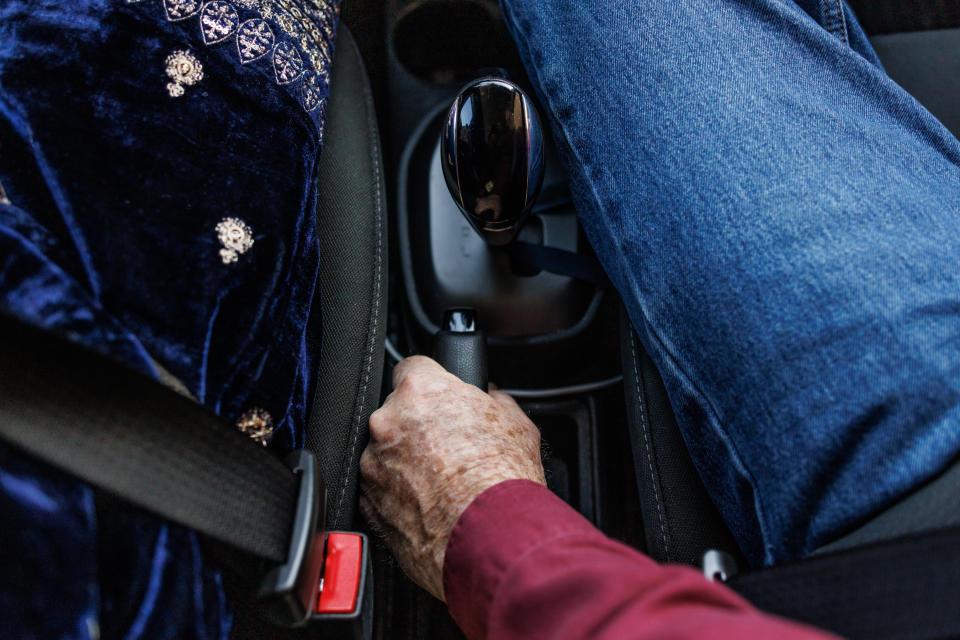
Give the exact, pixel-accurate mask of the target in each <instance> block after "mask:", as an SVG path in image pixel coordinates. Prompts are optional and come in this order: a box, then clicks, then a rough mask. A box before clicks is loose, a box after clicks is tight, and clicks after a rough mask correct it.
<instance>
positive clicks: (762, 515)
mask: <svg viewBox="0 0 960 640" xmlns="http://www.w3.org/2000/svg"><path fill="white" fill-rule="evenodd" d="M502 6H503V8H504V16H505V17H507V19H508V22H509V21H510V20H511V19H512V20H516V17H515V16H514V15H513V13H514V11H515V9H514V7H511V6H508V3H503V4H502ZM515 28H516V27H515ZM517 30H518V31H519V29H517ZM526 30H527V31H528V30H529V29H526ZM515 39H516V40H517V45H518V47H525V48H526V49H527V53H528V54H529V53H530V52H531V45H530V42H529V38H524V39H523V41H522V42H521V39H520V38H515ZM521 53H523V52H521ZM527 73H528V75H529V76H530V79H531V81H533V82H534V84H536V82H537V81H539V80H540V78H539V75H538V74H537V70H536V69H531V68H528V69H527ZM542 92H543V94H544V97H546V98H547V99H549V98H550V97H551V96H549V95H548V94H547V88H546V85H543V87H542ZM546 107H547V108H548V109H550V108H551V105H550V104H549V100H548V101H547V105H546ZM552 115H553V116H554V121H555V122H557V124H558V125H559V127H560V132H561V133H562V134H563V136H564V138H565V139H566V142H567V145H568V147H569V148H570V150H571V152H572V153H573V154H574V155H575V156H576V157H577V160H578V161H580V162H581V165H583V162H582V159H581V158H580V156H579V154H577V152H576V150H575V149H574V148H573V145H572V144H570V135H569V134H568V132H567V130H566V127H565V126H564V124H563V123H562V122H561V121H560V120H559V118H557V117H556V114H555V113H552ZM583 175H584V179H585V180H586V181H587V183H588V186H589V188H590V190H591V192H592V195H593V199H594V201H595V202H596V204H597V206H598V207H601V208H602V204H601V200H600V198H599V197H598V195H597V190H596V187H595V185H594V184H593V180H592V179H591V178H590V177H589V176H588V175H587V174H586V171H584V172H583ZM621 253H622V250H621ZM638 302H640V305H639V307H640V313H641V314H642V316H643V320H644V321H645V325H646V328H647V332H648V333H649V334H650V337H651V338H653V339H654V340H656V342H657V343H658V344H659V346H660V348H661V351H662V352H663V355H664V356H665V358H666V360H667V364H670V365H672V366H673V368H674V369H675V370H676V372H677V374H678V378H680V382H681V384H684V386H685V387H687V388H688V389H689V390H690V391H691V392H692V393H694V394H695V395H696V396H697V398H698V399H699V400H700V401H701V402H702V403H703V405H704V411H705V413H706V415H707V417H708V419H709V420H710V422H711V423H712V424H713V426H714V427H715V428H717V432H718V434H719V435H720V438H721V440H722V441H723V442H724V444H725V445H726V446H727V447H729V448H730V451H731V454H732V456H733V463H734V465H735V467H736V469H737V472H738V473H741V474H742V475H743V476H744V478H745V479H746V481H747V482H748V483H749V485H750V488H751V490H752V492H753V500H754V507H755V509H756V512H757V513H756V517H757V524H758V527H759V529H760V531H759V534H760V542H761V544H762V545H763V549H762V550H761V553H762V555H763V557H764V559H765V560H772V558H770V557H769V554H768V550H767V546H768V542H769V534H768V533H767V526H766V525H767V517H766V510H765V508H764V506H763V501H762V500H761V499H760V492H759V488H758V485H757V482H756V479H755V478H754V477H753V474H752V473H750V471H749V469H747V467H746V465H745V464H744V462H743V457H742V456H741V455H740V451H739V450H738V449H737V447H736V446H735V445H734V443H733V442H731V441H730V439H729V438H728V437H727V436H726V435H725V434H724V433H723V431H722V429H719V428H718V427H719V426H720V420H719V418H718V417H717V416H718V414H717V410H716V407H714V406H713V403H712V402H710V401H709V399H708V398H707V396H706V394H704V393H703V391H702V390H700V389H699V388H698V387H697V385H696V384H694V383H693V381H692V380H691V379H690V377H689V376H688V375H687V374H686V373H685V371H684V368H683V367H681V366H680V359H679V358H678V357H676V356H675V355H674V354H673V353H672V351H671V350H670V349H668V348H667V346H666V343H665V342H664V341H663V339H662V338H661V337H660V336H659V335H657V332H656V330H655V329H654V328H653V325H652V323H651V322H650V321H649V313H647V311H646V310H645V309H644V305H643V304H642V301H640V300H639V298H638Z"/></svg>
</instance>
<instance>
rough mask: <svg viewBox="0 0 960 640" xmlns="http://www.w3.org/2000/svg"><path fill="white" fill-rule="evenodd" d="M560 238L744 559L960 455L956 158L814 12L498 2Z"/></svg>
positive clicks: (707, 3)
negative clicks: (555, 174) (628, 323)
mask: <svg viewBox="0 0 960 640" xmlns="http://www.w3.org/2000/svg"><path fill="white" fill-rule="evenodd" d="M502 4H503V8H504V12H505V14H506V17H507V21H508V24H509V26H510V28H511V30H512V32H513V34H514V37H515V38H516V40H517V42H518V44H519V47H520V51H521V55H522V57H523V59H524V61H525V63H526V66H527V70H528V72H529V74H530V76H531V79H532V81H533V84H534V85H535V88H536V90H537V92H538V94H539V97H540V99H541V102H542V104H543V105H544V108H545V110H546V111H547V112H548V115H549V116H550V120H551V122H552V126H553V127H554V133H555V134H556V138H557V140H558V141H559V144H560V146H561V152H562V154H563V155H564V159H565V163H566V166H567V169H568V171H569V173H570V177H571V183H572V189H573V191H574V197H575V199H576V202H577V206H578V210H579V211H580V214H581V219H582V222H583V225H584V227H585V229H586V231H587V234H588V235H589V237H590V240H591V242H592V243H593V244H594V246H595V247H596V249H597V252H598V254H599V255H600V257H601V260H602V261H603V262H604V266H605V267H606V269H607V271H608V273H609V275H610V276H611V278H612V280H613V281H614V283H615V285H616V286H617V288H618V289H619V291H620V292H621V294H622V295H623V298H624V300H625V303H626V305H627V308H628V311H629V313H630V316H631V319H632V321H633V323H634V326H635V327H636V328H637V331H638V333H639V335H640V337H641V340H642V341H643V344H644V346H645V347H646V348H647V350H648V351H649V352H650V354H651V355H652V356H653V358H654V360H655V361H656V363H657V365H658V367H659V368H660V371H661V372H662V373H663V375H664V378H665V381H666V384H667V389H668V392H669V394H670V399H671V402H672V404H673V407H674V410H675V411H676V414H677V417H678V420H679V423H680V426H681V429H682V431H683V434H684V438H685V440H686V442H687V444H688V446H689V448H690V450H691V453H692V455H693V458H694V460H695V462H696V464H697V466H698V468H699V470H700V473H701V475H702V477H703V479H704V481H705V483H706V485H707V487H708V488H709V490H710V492H711V494H712V497H713V499H714V501H715V502H716V503H717V505H718V506H719V508H720V510H721V512H722V513H723V515H724V518H725V519H726V521H727V523H728V524H729V525H730V527H731V529H732V530H733V532H734V534H735V535H736V536H737V538H738V540H739V542H740V543H741V545H742V546H743V548H744V550H745V551H746V552H747V554H748V555H749V557H750V559H751V561H752V562H754V563H758V564H759V563H775V562H782V561H786V560H789V559H791V558H796V557H800V556H803V555H805V554H807V553H809V552H810V551H811V550H813V549H815V548H817V547H818V546H820V545H822V544H824V543H826V542H828V541H830V540H831V539H833V538H835V537H837V536H838V535H841V534H842V533H844V532H845V531H847V530H849V529H851V528H853V527H854V526H856V525H857V524H858V523H861V522H862V521H863V520H865V519H866V518H868V517H869V516H870V515H871V514H873V513H875V512H877V511H878V510H879V509H881V508H883V507H884V506H885V505H888V504H890V503H891V502H892V501H894V500H895V499H897V498H898V497H900V496H902V495H903V494H904V493H905V492H907V491H908V490H910V489H911V488H913V487H915V486H917V485H918V484H919V483H921V482H923V481H924V480H925V479H927V478H929V477H931V476H932V475H934V474H935V473H937V472H938V471H940V470H942V469H943V468H944V467H945V466H946V465H947V464H948V463H949V462H950V461H951V460H952V459H953V458H954V457H955V456H956V453H957V451H958V449H960V164H958V160H960V143H958V141H957V140H956V139H955V138H953V137H952V136H951V135H950V133H949V132H948V131H947V130H946V129H945V128H944V127H943V126H942V125H941V124H940V123H939V122H938V121H937V120H936V119H935V118H934V117H933V116H932V115H930V114H929V113H928V112H927V111H926V110H925V109H924V108H923V107H921V106H920V105H919V104H918V103H917V102H916V101H915V100H914V99H913V98H912V97H911V96H909V95H908V94H907V93H906V92H905V91H903V90H902V89H901V88H900V87H898V86H897V85H896V84H895V83H894V82H893V81H891V80H890V79H889V78H888V77H887V76H886V75H885V74H884V72H883V70H882V68H881V66H880V64H879V62H878V61H877V59H876V56H875V54H874V53H873V51H872V49H871V48H870V46H869V43H868V41H867V39H866V36H865V35H864V34H863V32H862V30H861V29H860V28H859V26H858V25H857V23H856V20H855V19H854V18H853V15H852V13H851V12H850V11H849V9H848V8H846V6H844V5H840V9H839V13H838V12H837V6H838V5H837V4H836V0H805V1H804V2H802V6H801V4H798V3H796V2H792V1H788V0H682V1H672V2H663V1H653V0H610V1H607V2H583V1H582V0H502Z"/></svg>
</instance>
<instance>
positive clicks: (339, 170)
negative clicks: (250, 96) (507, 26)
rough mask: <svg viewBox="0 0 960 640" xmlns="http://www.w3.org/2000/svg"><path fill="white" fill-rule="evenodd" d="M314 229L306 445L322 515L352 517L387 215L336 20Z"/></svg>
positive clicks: (367, 117)
mask: <svg viewBox="0 0 960 640" xmlns="http://www.w3.org/2000/svg"><path fill="white" fill-rule="evenodd" d="M318 181H319V189H318V196H317V232H318V233H317V236H318V237H319V241H320V266H321V271H320V279H321V282H320V285H321V287H322V290H323V301H322V304H323V318H324V320H323V356H322V358H321V359H320V372H319V376H318V383H317V390H316V395H315V398H314V406H313V413H312V415H311V416H310V421H309V423H308V425H307V432H306V447H307V448H308V449H310V450H311V451H313V452H314V453H315V454H316V455H317V458H318V462H319V463H320V468H321V470H322V473H323V479H324V481H325V484H326V486H327V490H328V499H327V509H328V512H327V523H328V527H329V528H331V529H335V528H348V527H349V526H350V525H351V524H352V522H353V519H354V515H355V514H354V510H355V503H356V492H357V478H358V472H359V461H360V453H361V452H362V451H363V448H364V446H365V445H366V432H367V421H368V420H369V418H370V414H371V413H372V412H373V411H374V410H375V409H376V408H377V406H378V405H379V400H380V387H381V378H382V374H383V358H384V341H385V337H386V325H387V323H386V320H387V217H386V216H387V214H386V201H385V195H384V194H385V184H384V177H383V159H382V153H381V148H380V135H379V131H378V128H377V118H376V111H375V109H374V104H373V95H372V92H371V89H370V83H369V80H368V78H367V74H366V70H365V69H364V65H363V60H362V58H361V56H360V50H359V49H358V47H357V43H356V41H355V40H354V38H353V36H352V35H351V34H350V31H349V30H348V29H347V28H346V27H344V26H342V25H341V27H340V30H339V33H338V36H337V52H336V55H335V56H334V62H333V68H332V71H331V79H330V101H329V103H328V106H327V128H326V136H325V141H324V150H323V155H322V156H321V158H320V169H319V177H318Z"/></svg>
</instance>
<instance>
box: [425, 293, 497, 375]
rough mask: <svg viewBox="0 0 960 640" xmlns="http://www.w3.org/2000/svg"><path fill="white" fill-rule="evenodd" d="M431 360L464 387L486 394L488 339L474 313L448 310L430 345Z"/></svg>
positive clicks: (469, 310) (468, 310)
mask: <svg viewBox="0 0 960 640" xmlns="http://www.w3.org/2000/svg"><path fill="white" fill-rule="evenodd" d="M433 358H434V360H436V361H437V362H439V363H440V364H441V365H442V366H443V367H444V368H445V369H446V370H447V371H449V372H450V373H452V374H453V375H455V376H457V377H458V378H460V379H461V380H463V381H464V382H466V383H467V384H472V385H474V386H475V387H480V389H482V390H483V391H486V390H487V336H486V335H485V334H484V333H483V331H480V330H479V329H478V328H477V316H476V313H475V312H474V310H473V309H451V310H449V311H447V312H446V313H445V314H444V317H443V327H442V328H441V329H440V331H438V332H437V335H436V336H435V337H434V343H433Z"/></svg>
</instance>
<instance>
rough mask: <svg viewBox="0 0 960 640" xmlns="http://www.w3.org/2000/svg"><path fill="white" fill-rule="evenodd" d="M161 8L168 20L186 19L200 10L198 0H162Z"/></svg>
mask: <svg viewBox="0 0 960 640" xmlns="http://www.w3.org/2000/svg"><path fill="white" fill-rule="evenodd" d="M163 10H164V11H166V12H167V20H169V21H170V22H177V21H179V20H186V19H187V18H189V17H190V16H193V15H196V14H197V12H198V11H200V0H163Z"/></svg>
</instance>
